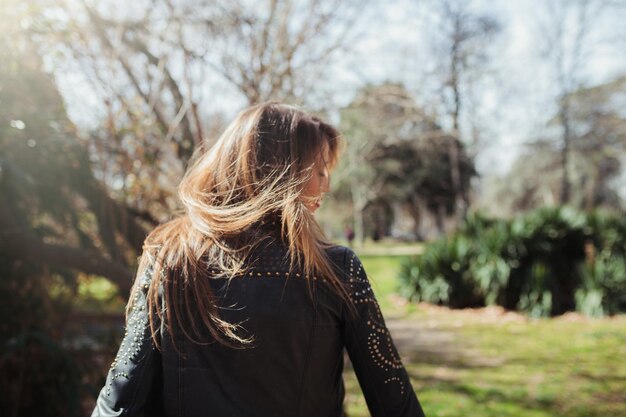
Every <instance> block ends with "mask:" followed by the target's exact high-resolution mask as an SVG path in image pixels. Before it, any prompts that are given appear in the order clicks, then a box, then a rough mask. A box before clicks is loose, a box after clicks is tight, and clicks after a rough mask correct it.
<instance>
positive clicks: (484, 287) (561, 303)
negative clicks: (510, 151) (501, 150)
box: [400, 207, 626, 316]
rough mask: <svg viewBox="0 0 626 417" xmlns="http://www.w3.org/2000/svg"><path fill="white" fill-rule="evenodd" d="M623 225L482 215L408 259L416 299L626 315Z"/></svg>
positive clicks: (575, 215)
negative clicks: (509, 218)
mask: <svg viewBox="0 0 626 417" xmlns="http://www.w3.org/2000/svg"><path fill="white" fill-rule="evenodd" d="M625 242H626V222H625V221H624V220H623V219H622V218H619V217H616V216H608V215H601V214H598V213H594V214H591V215H585V214H583V213H580V212H577V211H575V210H572V209H570V208H568V207H560V208H545V209H540V210H537V211H535V212H532V213H530V214H528V215H526V216H524V217H521V218H517V219H514V220H511V221H507V220H496V219H489V218H486V217H484V216H482V215H480V214H472V215H470V216H469V217H468V218H467V221H466V224H465V226H464V228H463V229H462V230H460V231H459V232H458V233H456V234H455V235H453V236H451V237H448V238H445V239H441V240H438V241H435V242H433V243H431V244H430V245H429V246H428V247H427V249H426V251H425V252H424V253H423V254H422V255H421V256H419V257H416V258H413V259H411V260H410V261H408V262H405V263H404V265H403V266H402V269H401V274H400V278H401V280H402V281H403V282H404V284H405V288H406V289H407V291H405V293H408V295H409V296H410V297H412V298H414V299H417V300H421V301H427V302H431V303H436V304H443V305H448V306H450V307H454V308H462V307H470V306H476V305H488V304H498V305H501V306H503V307H505V308H507V309H514V310H519V311H525V312H527V313H529V314H530V315H532V316H553V315H558V314H562V313H564V312H566V311H572V310H579V311H581V312H583V313H585V314H588V315H602V314H615V313H617V312H620V311H626V270H625V269H626V266H625V264H624V259H625V256H624V253H625V252H626V250H625Z"/></svg>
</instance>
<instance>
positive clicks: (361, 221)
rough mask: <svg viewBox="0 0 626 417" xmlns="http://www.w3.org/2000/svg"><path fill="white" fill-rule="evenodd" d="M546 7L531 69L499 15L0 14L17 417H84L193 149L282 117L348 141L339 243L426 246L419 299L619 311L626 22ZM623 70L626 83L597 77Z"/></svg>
mask: <svg viewBox="0 0 626 417" xmlns="http://www.w3.org/2000/svg"><path fill="white" fill-rule="evenodd" d="M536 6H537V7H536V11H535V12H536V15H534V16H535V17H536V18H537V19H535V20H533V19H529V20H528V21H526V22H524V23H523V24H524V26H523V27H524V30H523V33H524V34H525V36H530V37H531V38H532V37H534V38H533V39H540V40H541V42H535V43H534V44H533V45H536V47H535V48H534V49H532V51H531V52H532V53H533V54H535V55H534V56H535V60H534V61H532V63H529V62H522V63H521V64H520V63H517V62H516V63H514V64H511V63H509V58H508V57H510V51H509V52H507V47H508V45H509V44H510V43H511V42H512V39H513V38H512V36H513V35H512V33H514V29H515V25H514V22H513V21H512V20H511V19H510V17H509V20H507V18H506V17H505V16H504V15H503V13H502V11H500V13H498V12H497V10H496V9H497V7H495V6H494V8H493V9H491V8H486V7H485V6H484V4H482V3H481V2H479V1H470V2H467V1H460V0H445V1H426V0H424V1H408V0H407V1H401V2H399V3H398V4H397V5H395V6H394V7H387V6H381V5H379V4H377V3H375V2H370V1H366V2H362V1H352V0H349V1H339V0H308V1H292V0H267V1H263V2H260V3H259V2H252V1H246V0H239V1H215V0H194V1H191V0H174V1H173V0H145V1H136V2H132V4H129V3H127V2H120V1H116V0H107V1H98V2H96V1H89V0H32V1H28V2H23V1H17V0H1V1H0V28H1V29H2V33H3V36H2V38H0V271H1V276H0V314H2V317H3V320H2V323H1V324H0V342H1V344H0V413H1V414H2V415H7V416H15V415H41V416H47V415H55V416H65V415H67V416H72V415H82V414H83V413H84V408H85V407H87V408H88V407H89V404H91V402H90V401H92V400H93V398H94V396H95V395H96V391H97V389H98V388H99V386H100V385H101V383H102V376H103V372H102V367H103V366H108V361H109V359H110V356H111V354H112V352H113V350H114V349H115V348H116V340H117V339H116V338H117V337H119V332H120V329H121V326H122V324H123V319H122V316H121V312H122V310H123V305H124V303H125V299H126V297H127V294H128V290H129V288H130V285H131V283H132V278H133V272H134V268H135V266H136V260H137V257H138V256H139V255H140V253H141V248H142V243H143V239H144V237H145V235H146V233H147V232H148V231H149V230H151V229H152V228H153V227H155V226H156V225H157V224H159V223H160V222H163V221H166V220H167V219H169V218H171V217H172V216H175V215H176V214H177V213H178V211H179V209H180V206H179V204H178V202H177V198H176V192H175V191H176V185H177V183H178V181H179V180H180V178H181V175H182V174H183V172H184V170H185V167H186V166H187V164H188V162H189V159H190V158H191V157H192V155H193V153H194V152H196V151H202V150H203V149H205V148H206V147H208V146H210V144H211V143H213V141H215V139H216V138H217V137H218V135H219V134H220V132H221V131H222V129H223V128H224V126H225V124H226V123H227V121H228V120H229V119H231V118H232V116H233V109H239V108H241V107H243V106H245V105H247V104H251V103H256V102H259V101H262V100H276V101H286V102H290V103H294V104H298V105H303V106H306V107H307V108H309V109H311V110H313V111H315V112H317V113H319V114H321V115H323V116H324V117H326V118H328V119H330V120H332V121H333V122H335V123H336V124H337V126H338V127H340V129H341V131H342V132H343V133H344V136H345V138H346V148H345V151H344V157H343V158H342V160H341V163H340V165H339V166H338V167H337V170H336V172H335V173H334V174H333V189H334V190H333V192H332V196H331V197H332V198H329V199H328V201H327V202H325V207H324V208H323V209H322V211H321V213H320V215H319V218H320V222H321V223H322V224H323V226H324V227H325V228H326V230H327V231H328V233H329V234H330V235H331V236H333V237H334V238H336V239H340V238H341V237H342V236H344V234H346V233H347V232H348V231H352V232H353V233H354V234H355V242H354V243H355V245H357V248H359V247H360V246H361V245H362V244H363V243H364V242H368V241H370V240H374V241H381V240H385V241H386V243H385V245H393V243H389V242H398V241H403V242H404V241H424V242H426V246H425V250H424V253H423V254H422V255H421V256H418V257H416V258H413V259H411V260H408V261H406V263H405V264H404V266H403V268H402V272H401V279H402V282H403V283H404V289H403V291H404V292H405V295H407V296H409V297H411V298H412V299H416V300H424V301H428V302H431V303H435V304H444V305H448V306H451V307H468V306H482V305H491V304H498V305H501V306H503V307H505V308H507V309H512V310H520V311H524V312H527V313H528V314H530V315H533V316H552V315H558V314H562V313H564V312H567V311H579V312H582V313H584V314H587V315H590V316H599V315H605V314H616V313H620V312H623V311H624V309H625V308H626V301H625V298H624V297H625V296H624V294H625V293H626V284H625V279H626V278H625V275H626V273H625V266H624V258H625V256H626V255H625V249H624V245H625V242H626V239H625V229H626V226H625V225H624V211H625V208H626V201H625V198H626V193H625V192H624V190H625V188H626V187H625V183H626V181H625V178H626V174H625V170H624V164H625V162H626V113H625V112H624V109H625V108H626V107H625V106H624V103H626V65H625V64H624V63H623V62H621V61H620V62H617V61H619V59H618V58H619V57H620V56H621V55H619V54H616V53H615V52H616V51H623V49H624V46H625V45H626V38H625V37H624V36H623V32H620V28H621V27H622V26H623V25H620V26H619V27H618V26H617V25H615V26H614V27H613V26H611V24H614V23H615V22H620V16H622V17H623V16H624V15H625V12H626V10H625V8H624V5H623V4H622V3H621V2H612V1H602V0H586V1H582V0H581V1H573V2H572V1H565V0H552V1H549V2H538V3H537V5H536ZM394 16H395V17H394ZM397 16H400V18H398V17H397ZM385 19H387V20H388V21H385ZM394 19H395V20H394ZM398 19H400V20H398ZM398 21H401V22H402V25H401V31H402V33H403V35H402V39H401V41H398V40H397V38H393V36H394V33H395V32H394V29H395V28H394V27H393V25H394V24H397V23H398ZM394 22H395V23H394ZM385 25H386V26H385ZM518 31H519V28H518ZM383 35H384V36H383ZM385 36H389V39H390V40H389V41H388V43H385V42H383V41H382V40H381V39H383V40H384V39H385ZM381 44H382V49H383V50H382V51H381V47H380V45H381ZM399 44H401V45H399ZM377 45H378V49H376V46H377ZM390 45H391V46H397V48H396V49H394V48H392V47H391V46H390ZM398 45H399V46H398ZM402 45H404V46H402ZM372 51H378V52H376V53H373V52H372ZM601 51H605V52H607V51H608V52H607V55H604V56H603V57H604V58H603V57H602V56H598V55H597V54H599V53H600V52H601ZM376 54H378V55H376ZM606 56H612V57H613V58H611V59H613V60H615V61H616V62H617V64H615V65H613V68H616V70H614V71H613V72H612V73H610V74H609V75H607V76H604V77H603V78H602V77H594V75H595V73H597V72H598V69H599V68H603V67H605V66H606V65H607V62H613V61H611V60H609V61H607V59H606ZM622 58H623V56H622ZM372 62H376V63H377V64H380V63H383V64H384V63H387V66H383V67H381V68H383V69H384V71H383V73H384V75H383V76H382V77H381V76H376V75H373V73H374V72H375V71H374V70H371V74H368V71H369V70H370V69H369V67H368V66H370V65H371V64H372ZM518 67H531V68H534V70H530V71H528V74H526V73H524V74H522V75H520V73H516V72H515V71H513V70H511V68H518ZM524 69H526V70H527V69H528V68H524ZM524 77H525V78H524ZM526 90H527V91H526ZM538 95H540V96H541V100H539V101H537V100H535V96H538ZM529 97H530V98H529ZM538 102H539V103H542V104H540V105H537V103H538ZM518 118H525V119H524V120H525V121H526V125H524V126H525V127H524V128H523V129H520V125H519V124H516V123H507V122H506V120H510V119H515V120H517V119H518ZM520 132H521V133H520ZM514 133H516V134H517V135H518V136H521V137H522V140H523V142H524V146H523V147H521V148H520V149H517V151H516V152H514V150H513V148H511V147H507V145H503V143H504V142H506V140H505V139H506V138H507V137H509V136H510V135H511V134H514ZM486 155H491V156H489V157H487V156H486ZM494 155H495V156H494ZM489 158H491V159H489ZM499 160H506V161H511V164H510V166H509V165H507V166H506V167H505V169H504V170H503V169H502V168H500V172H496V170H495V169H491V168H493V167H492V166H490V165H493V164H494V162H493V161H499ZM485 161H486V162H485ZM53 381H54V382H53ZM85 404H87V405H86V406H85Z"/></svg>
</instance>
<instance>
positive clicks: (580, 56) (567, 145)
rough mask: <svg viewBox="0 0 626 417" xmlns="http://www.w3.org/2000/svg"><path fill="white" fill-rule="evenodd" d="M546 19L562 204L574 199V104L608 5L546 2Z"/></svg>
mask: <svg viewBox="0 0 626 417" xmlns="http://www.w3.org/2000/svg"><path fill="white" fill-rule="evenodd" d="M544 4H545V11H546V14H545V19H544V20H543V21H542V22H541V25H540V35H541V38H542V40H543V41H544V42H545V48H544V49H543V50H542V51H541V53H542V55H543V57H544V58H545V59H546V60H547V62H548V63H549V65H550V67H551V70H552V77H553V80H554V86H555V95H556V102H557V107H558V111H557V119H556V120H557V122H558V125H559V127H560V130H561V133H560V140H559V141H560V143H561V145H560V154H561V161H560V163H561V186H560V195H559V202H560V203H561V204H567V203H569V202H570V199H571V194H572V190H571V187H572V185H571V179H570V177H571V174H570V173H569V169H570V168H569V165H570V159H571V152H572V149H571V147H572V142H573V140H574V136H575V132H574V129H573V122H572V104H571V100H572V97H573V95H574V93H575V92H576V91H577V90H579V89H580V88H581V87H582V86H583V84H584V83H585V70H586V68H585V66H586V63H587V62H588V61H589V59H590V58H591V53H592V49H593V46H594V45H593V39H592V38H591V32H592V30H593V25H594V24H597V22H598V18H599V17H600V15H601V13H602V12H603V10H604V8H605V7H606V6H607V3H606V2H604V1H602V0H554V1H549V2H545V3H544Z"/></svg>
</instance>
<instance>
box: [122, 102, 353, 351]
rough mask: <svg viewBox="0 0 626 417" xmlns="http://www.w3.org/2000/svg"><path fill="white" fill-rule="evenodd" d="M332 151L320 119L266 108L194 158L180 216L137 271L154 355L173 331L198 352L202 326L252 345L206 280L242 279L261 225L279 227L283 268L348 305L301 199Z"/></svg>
mask: <svg viewBox="0 0 626 417" xmlns="http://www.w3.org/2000/svg"><path fill="white" fill-rule="evenodd" d="M339 145H340V135H339V133H338V132H337V130H336V129H334V128H333V127H332V126H331V125H329V124H327V123H324V122H323V121H322V120H320V119H319V118H317V117H315V116H312V115H310V114H308V113H306V112H304V111H302V110H299V109H297V108H294V107H291V106H286V105H282V104H276V103H265V104H259V105H256V106H253V107H250V108H248V109H246V110H244V111H242V112H241V113H239V115H238V116H237V117H236V118H235V120H234V121H233V122H232V123H231V124H230V125H229V126H228V128H227V129H226V130H225V131H224V133H223V134H222V135H221V136H220V138H219V139H218V141H217V142H216V143H215V145H213V146H212V147H211V148H210V149H208V150H206V149H202V148H200V149H199V150H198V151H197V152H196V153H195V154H194V158H193V159H192V161H193V162H192V164H191V165H190V167H189V169H188V170H187V172H186V173H185V176H184V177H183V180H182V181H181V183H180V186H179V188H178V194H179V197H180V200H181V202H182V204H183V206H184V210H185V212H184V214H183V215H182V216H180V217H178V218H176V219H174V220H172V221H169V222H168V223H165V224H163V225H160V226H159V227H157V228H156V229H155V230H154V231H152V233H150V235H149V236H148V237H147V238H146V241H145V243H144V252H143V255H142V257H141V259H140V262H139V268H138V271H137V277H140V276H142V274H143V273H144V272H145V271H146V269H148V268H150V269H151V271H152V280H151V282H150V284H149V288H148V311H149V322H150V327H151V331H152V338H153V340H154V342H155V344H156V345H157V346H160V345H159V337H158V333H159V326H160V325H164V326H166V328H169V327H171V325H172V324H173V323H176V324H177V326H178V328H179V329H181V330H182V332H183V333H184V335H185V336H186V337H187V338H188V339H190V340H192V341H194V342H196V343H204V342H206V341H203V340H201V334H202V332H201V327H204V328H205V329H208V330H209V332H210V334H211V336H212V337H213V338H214V339H215V340H217V341H218V342H220V343H223V344H226V345H230V346H235V345H238V346H241V345H242V344H245V343H247V342H249V341H250V339H246V338H244V337H242V336H240V335H239V332H238V325H237V324H236V323H228V322H226V321H224V320H222V319H221V318H220V315H219V311H218V307H217V305H216V300H215V295H214V294H213V292H212V290H211V287H210V285H209V281H208V278H209V277H210V276H211V275H212V274H215V272H214V271H219V275H220V276H222V277H227V278H232V277H234V276H237V275H238V274H240V273H243V272H244V268H245V259H246V256H247V254H248V253H249V251H250V250H251V249H252V246H253V244H254V243H255V242H254V241H253V240H252V239H250V231H251V229H254V228H255V225H259V224H260V223H261V222H264V221H265V220H266V219H268V218H273V219H276V220H277V221H278V222H279V224H280V236H281V238H282V240H283V242H284V243H285V245H286V246H287V248H288V250H289V255H290V264H291V268H292V269H294V268H296V267H297V268H299V269H300V270H302V272H303V275H304V276H307V277H313V276H316V275H317V276H321V277H323V278H325V279H326V281H327V282H329V283H330V286H331V288H332V289H333V290H334V291H335V292H336V293H337V294H339V296H340V297H341V298H342V299H344V300H345V301H346V302H347V303H350V299H349V296H348V294H347V292H346V290H345V288H344V286H343V285H342V282H341V280H340V279H339V277H337V275H336V273H335V272H334V270H333V268H332V265H331V262H330V260H329V259H328V257H327V255H326V252H325V250H324V249H325V248H326V247H328V246H330V243H329V242H328V240H327V239H326V238H325V237H324V234H323V232H322V230H321V228H320V227H319V225H318V224H317V222H316V221H315V219H314V217H313V215H312V213H311V212H310V211H309V210H308V209H307V208H306V207H305V206H304V205H303V203H302V202H301V201H300V199H299V197H300V194H301V192H302V185H303V184H304V183H305V182H306V181H307V180H308V179H309V178H310V176H311V175H312V165H313V163H314V162H315V161H316V160H319V158H320V157H321V154H322V152H323V151H325V150H328V152H324V153H327V156H328V160H325V161H324V162H325V163H326V164H327V165H329V166H330V168H332V167H333V166H334V165H335V164H336V162H337V158H338V154H339ZM210 271H211V272H210ZM137 285H139V279H136V281H135V286H137ZM132 300H133V297H131V300H130V301H129V304H128V307H127V312H128V311H130V309H131V308H132ZM163 304H164V305H163ZM198 317H199V318H200V319H201V320H200V323H201V324H200V326H199V325H198V320H197V318H198ZM199 327H200V328H199ZM170 335H172V333H171V332H170Z"/></svg>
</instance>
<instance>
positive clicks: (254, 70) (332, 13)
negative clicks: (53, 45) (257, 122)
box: [202, 0, 367, 104]
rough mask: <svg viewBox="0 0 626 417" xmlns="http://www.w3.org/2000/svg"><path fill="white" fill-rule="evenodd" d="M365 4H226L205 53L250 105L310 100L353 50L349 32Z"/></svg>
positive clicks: (326, 0)
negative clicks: (324, 78)
mask: <svg viewBox="0 0 626 417" xmlns="http://www.w3.org/2000/svg"><path fill="white" fill-rule="evenodd" d="M366 4H367V2H357V1H352V0H349V1H345V0H344V1H342V0H306V1H294V0H265V1H263V2H261V3H260V5H259V4H258V3H254V4H251V3H250V2H246V1H235V2H225V3H224V5H225V7H224V14H223V15H222V16H221V18H220V21H219V23H218V24H216V25H214V26H213V29H214V30H213V39H214V42H213V44H212V45H211V49H212V50H209V51H206V52H205V53H203V54H202V56H203V57H204V60H205V62H207V63H208V64H209V65H210V66H211V67H212V68H213V69H214V70H215V71H217V72H218V73H219V74H220V75H221V76H222V77H224V78H225V79H226V80H228V81H229V82H230V83H231V84H232V85H233V86H235V87H236V88H237V89H238V90H239V91H240V92H241V93H242V94H243V95H244V96H245V97H247V99H248V102H249V103H250V104H253V103H258V102H259V101H264V100H270V99H271V100H279V101H289V102H300V103H303V102H306V97H307V95H308V94H309V93H311V92H312V90H314V88H315V86H316V85H317V84H319V83H320V81H321V79H320V77H321V75H322V74H327V67H328V65H329V64H330V63H331V62H332V58H333V57H335V56H336V55H337V53H339V52H342V51H345V50H346V49H349V48H350V43H351V42H350V40H351V38H350V37H349V36H348V35H350V34H351V28H352V27H353V25H354V23H355V20H356V19H357V18H358V16H359V15H360V13H361V11H362V10H363V8H364V7H365V6H366Z"/></svg>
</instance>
